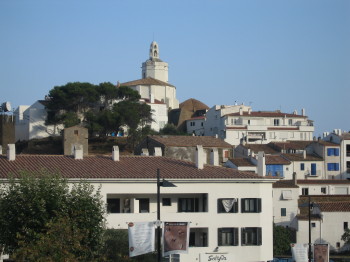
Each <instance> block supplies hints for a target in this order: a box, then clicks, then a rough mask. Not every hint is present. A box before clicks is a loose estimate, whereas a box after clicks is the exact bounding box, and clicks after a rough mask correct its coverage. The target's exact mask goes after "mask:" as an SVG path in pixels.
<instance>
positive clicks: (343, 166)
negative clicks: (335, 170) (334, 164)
mask: <svg viewBox="0 0 350 262" xmlns="http://www.w3.org/2000/svg"><path fill="white" fill-rule="evenodd" d="M324 135H325V137H324V138H323V140H324V141H328V142H331V143H336V144H338V145H340V175H341V176H342V178H343V179H347V178H350V133H346V132H342V131H341V130H340V129H335V130H334V131H333V133H330V134H327V133H325V134H324Z"/></svg>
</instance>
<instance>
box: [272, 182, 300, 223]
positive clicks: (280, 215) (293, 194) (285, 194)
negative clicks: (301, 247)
mask: <svg viewBox="0 0 350 262" xmlns="http://www.w3.org/2000/svg"><path fill="white" fill-rule="evenodd" d="M276 183H278V182H276ZM298 199H299V188H298V187H276V186H275V185H274V188H273V222H274V223H275V224H276V225H279V226H284V227H286V226H288V227H292V226H293V221H294V220H295V217H296V215H297V214H298Z"/></svg>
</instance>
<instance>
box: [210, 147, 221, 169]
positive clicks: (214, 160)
mask: <svg viewBox="0 0 350 262" xmlns="http://www.w3.org/2000/svg"><path fill="white" fill-rule="evenodd" d="M210 164H211V165H213V166H218V165H219V152H218V149H217V148H213V149H212V150H210Z"/></svg>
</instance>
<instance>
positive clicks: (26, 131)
mask: <svg viewBox="0 0 350 262" xmlns="http://www.w3.org/2000/svg"><path fill="white" fill-rule="evenodd" d="M45 103H46V101H45V100H38V101H36V102H35V103H34V104H32V105H31V106H19V107H18V108H17V109H16V110H15V112H14V114H15V116H16V125H15V133H16V141H18V140H22V141H23V140H25V141H28V140H31V139H34V138H45V137H49V136H59V135H60V132H61V131H62V130H63V128H64V127H63V125H62V124H59V125H46V123H45V122H46V118H47V111H46V108H45Z"/></svg>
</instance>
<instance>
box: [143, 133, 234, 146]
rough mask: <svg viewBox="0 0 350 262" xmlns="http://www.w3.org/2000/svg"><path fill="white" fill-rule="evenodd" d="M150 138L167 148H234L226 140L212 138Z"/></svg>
mask: <svg viewBox="0 0 350 262" xmlns="http://www.w3.org/2000/svg"><path fill="white" fill-rule="evenodd" d="M149 138H150V139H153V140H155V141H157V142H159V143H161V144H163V145H165V146H181V147H194V146H197V145H202V146H203V147H221V148H232V147H233V146H232V145H230V144H229V143H227V142H225V141H224V140H222V139H220V138H215V137H212V136H149Z"/></svg>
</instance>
